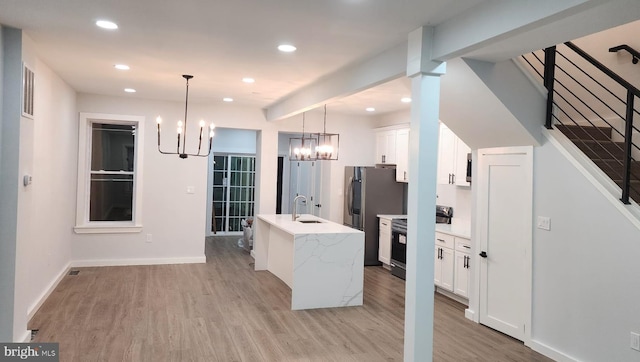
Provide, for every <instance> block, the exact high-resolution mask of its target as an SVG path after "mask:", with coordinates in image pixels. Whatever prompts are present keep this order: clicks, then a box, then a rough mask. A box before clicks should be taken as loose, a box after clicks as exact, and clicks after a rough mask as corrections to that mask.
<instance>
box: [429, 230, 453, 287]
mask: <svg viewBox="0 0 640 362" xmlns="http://www.w3.org/2000/svg"><path fill="white" fill-rule="evenodd" d="M454 245H455V244H454V237H453V236H451V235H448V234H442V233H436V249H435V253H436V258H435V270H434V282H435V284H436V286H438V287H440V288H442V289H444V290H448V291H450V292H453V266H454V261H453V247H454Z"/></svg>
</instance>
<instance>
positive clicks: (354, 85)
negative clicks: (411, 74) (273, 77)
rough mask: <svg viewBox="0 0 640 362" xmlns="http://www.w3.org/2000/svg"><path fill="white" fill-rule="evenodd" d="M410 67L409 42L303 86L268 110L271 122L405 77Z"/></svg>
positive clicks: (267, 108)
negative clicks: (408, 60)
mask: <svg viewBox="0 0 640 362" xmlns="http://www.w3.org/2000/svg"><path fill="white" fill-rule="evenodd" d="M406 68H407V43H406V42H402V44H399V45H397V46H395V47H393V48H391V49H388V50H386V51H384V52H382V53H380V54H378V55H375V56H373V57H371V58H369V59H366V60H364V61H362V62H359V63H355V64H351V65H348V66H346V67H344V68H341V69H339V70H337V71H335V72H333V73H330V74H329V75H327V76H325V77H322V78H320V79H319V80H318V81H316V82H313V83H311V84H310V85H308V86H306V87H303V88H300V89H298V90H296V91H295V92H293V93H291V94H289V95H287V96H286V97H284V98H282V99H280V100H278V101H276V102H275V103H272V104H271V105H269V106H267V107H266V108H265V109H264V113H265V118H266V119H267V121H276V120H280V119H284V118H288V117H291V116H295V115H296V114H300V113H302V112H306V111H308V110H311V109H313V108H316V107H318V106H320V105H322V104H325V103H328V102H329V101H331V100H333V99H336V98H342V97H346V96H349V95H352V94H355V93H358V92H360V91H363V90H365V89H368V88H371V87H375V86H377V85H379V84H382V83H385V82H387V81H390V80H393V79H395V78H398V77H401V76H404V74H405V72H406Z"/></svg>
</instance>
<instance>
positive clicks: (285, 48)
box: [278, 44, 298, 53]
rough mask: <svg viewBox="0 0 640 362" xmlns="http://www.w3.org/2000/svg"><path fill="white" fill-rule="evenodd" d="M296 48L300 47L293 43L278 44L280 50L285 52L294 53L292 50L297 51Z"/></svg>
mask: <svg viewBox="0 0 640 362" xmlns="http://www.w3.org/2000/svg"><path fill="white" fill-rule="evenodd" d="M296 49H298V48H296V47H294V46H293V45H291V44H281V45H278V50H279V51H281V52H285V53H292V52H295V51H296Z"/></svg>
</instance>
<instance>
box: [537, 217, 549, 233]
mask: <svg viewBox="0 0 640 362" xmlns="http://www.w3.org/2000/svg"><path fill="white" fill-rule="evenodd" d="M538 229H542V230H551V218H550V217H548V216H538Z"/></svg>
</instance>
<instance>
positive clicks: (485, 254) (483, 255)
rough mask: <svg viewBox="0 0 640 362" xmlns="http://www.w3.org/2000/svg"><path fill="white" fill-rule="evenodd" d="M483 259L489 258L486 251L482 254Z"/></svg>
mask: <svg viewBox="0 0 640 362" xmlns="http://www.w3.org/2000/svg"><path fill="white" fill-rule="evenodd" d="M478 255H480V256H481V257H483V258H486V257H487V252H486V251H481V252H480V254H478Z"/></svg>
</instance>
